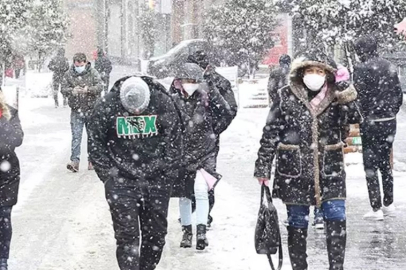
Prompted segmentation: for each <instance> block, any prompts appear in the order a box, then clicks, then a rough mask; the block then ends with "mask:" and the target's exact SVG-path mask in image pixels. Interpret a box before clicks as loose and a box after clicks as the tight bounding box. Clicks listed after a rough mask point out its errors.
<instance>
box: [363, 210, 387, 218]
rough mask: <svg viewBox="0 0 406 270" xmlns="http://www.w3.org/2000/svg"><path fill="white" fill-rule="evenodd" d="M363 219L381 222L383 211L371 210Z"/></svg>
mask: <svg viewBox="0 0 406 270" xmlns="http://www.w3.org/2000/svg"><path fill="white" fill-rule="evenodd" d="M364 219H368V220H383V211H382V210H381V209H379V210H378V211H374V210H371V211H369V212H368V213H366V214H365V215H364Z"/></svg>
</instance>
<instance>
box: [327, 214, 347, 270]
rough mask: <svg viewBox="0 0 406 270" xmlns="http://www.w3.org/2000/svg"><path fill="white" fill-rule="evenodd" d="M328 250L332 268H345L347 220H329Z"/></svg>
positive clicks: (331, 269)
mask: <svg viewBox="0 0 406 270" xmlns="http://www.w3.org/2000/svg"><path fill="white" fill-rule="evenodd" d="M326 225H327V236H326V238H327V252H328V261H329V263H330V270H343V269H344V257H345V246H346V242H347V230H346V229H347V226H346V221H345V220H344V221H327V222H326Z"/></svg>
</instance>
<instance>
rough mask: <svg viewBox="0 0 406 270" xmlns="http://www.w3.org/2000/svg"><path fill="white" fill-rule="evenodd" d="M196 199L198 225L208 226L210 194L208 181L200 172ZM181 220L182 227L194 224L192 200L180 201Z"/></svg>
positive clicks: (196, 180) (195, 187)
mask: <svg viewBox="0 0 406 270" xmlns="http://www.w3.org/2000/svg"><path fill="white" fill-rule="evenodd" d="M194 189H195V198H196V223H197V225H207V218H208V216H209V194H208V192H207V190H208V186H207V182H206V180H205V179H204V178H203V176H202V175H201V173H200V172H197V174H196V179H195V185H194ZM179 211H180V220H181V224H182V226H188V225H191V224H192V200H190V199H187V198H180V199H179Z"/></svg>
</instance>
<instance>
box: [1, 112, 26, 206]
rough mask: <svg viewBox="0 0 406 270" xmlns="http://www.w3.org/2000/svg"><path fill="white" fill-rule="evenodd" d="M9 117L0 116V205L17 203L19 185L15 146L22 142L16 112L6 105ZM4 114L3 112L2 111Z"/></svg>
mask: <svg viewBox="0 0 406 270" xmlns="http://www.w3.org/2000/svg"><path fill="white" fill-rule="evenodd" d="M8 110H9V112H10V116H11V117H10V119H9V120H7V118H6V117H5V116H4V115H3V116H2V117H1V118H0V164H1V170H0V206H13V205H15V204H16V203H17V197H18V188H19V185H20V162H19V160H18V157H17V155H16V153H15V148H16V147H18V146H20V145H21V144H22V142H23V137H24V133H23V130H22V128H21V123H20V119H19V117H18V112H17V110H16V109H14V108H12V107H8ZM3 114H4V113H3Z"/></svg>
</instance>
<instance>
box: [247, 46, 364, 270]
mask: <svg viewBox="0 0 406 270" xmlns="http://www.w3.org/2000/svg"><path fill="white" fill-rule="evenodd" d="M336 70H337V65H336V63H335V62H334V61H333V60H332V59H330V58H329V57H328V56H327V55H325V54H324V53H322V52H320V51H318V50H310V51H307V52H304V53H302V54H299V55H298V56H297V58H296V59H295V60H294V61H293V63H292V68H291V72H290V83H289V85H288V86H285V87H283V88H282V89H280V90H279V91H278V94H277V95H276V97H275V99H274V101H273V102H272V107H271V110H270V113H269V116H268V119H267V122H266V125H265V128H264V130H263V135H262V139H261V142H260V143H261V147H260V149H259V151H258V159H257V161H256V163H255V173H254V175H255V177H256V178H257V179H258V181H259V183H260V184H266V185H268V184H269V179H270V176H271V166H272V161H273V159H274V158H275V157H276V168H275V179H274V183H273V196H274V197H277V198H280V199H282V201H283V202H284V203H285V204H286V208H287V213H288V221H289V226H288V248H289V256H290V260H291V264H292V268H293V270H305V269H308V265H307V261H306V258H307V252H306V250H307V248H306V247H307V244H306V238H307V230H308V220H309V219H308V216H309V208H310V205H316V206H319V207H321V211H322V212H323V216H324V221H325V223H326V234H327V236H326V238H327V250H328V257H329V264H330V268H329V269H330V270H333V269H334V270H340V269H344V257H345V246H346V214H345V197H346V186H345V178H346V174H345V170H344V161H343V145H344V143H343V140H342V138H341V133H342V130H343V128H344V126H346V125H347V124H348V123H356V122H358V121H359V120H360V113H359V111H358V109H357V104H356V98H357V92H356V90H355V89H354V87H353V86H352V85H350V84H349V83H347V82H344V81H342V82H338V81H339V80H336V78H335V74H336Z"/></svg>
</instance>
